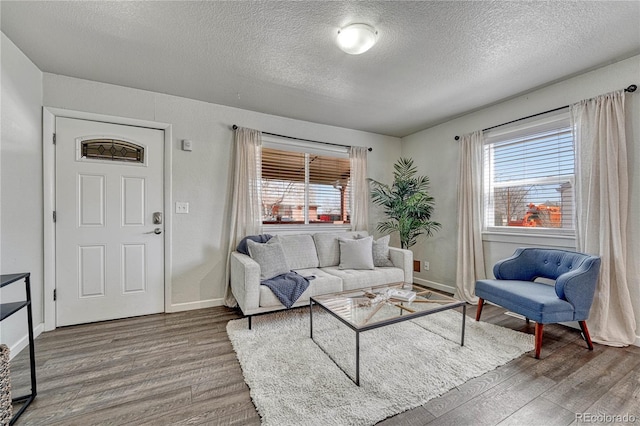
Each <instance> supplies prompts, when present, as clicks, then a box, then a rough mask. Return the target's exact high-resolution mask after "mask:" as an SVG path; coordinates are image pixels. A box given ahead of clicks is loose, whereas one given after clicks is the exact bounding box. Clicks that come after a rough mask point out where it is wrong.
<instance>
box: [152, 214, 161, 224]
mask: <svg viewBox="0 0 640 426" xmlns="http://www.w3.org/2000/svg"><path fill="white" fill-rule="evenodd" d="M153 224H154V225H161V224H162V212H154V213H153Z"/></svg>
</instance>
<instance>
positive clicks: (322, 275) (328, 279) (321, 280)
mask: <svg viewBox="0 0 640 426" xmlns="http://www.w3.org/2000/svg"><path fill="white" fill-rule="evenodd" d="M296 272H297V273H298V274H300V275H302V276H303V277H308V276H310V275H313V276H315V277H316V278H315V279H312V280H309V288H307V289H306V290H305V291H304V293H302V294H301V295H300V297H299V298H298V300H297V301H296V304H298V303H299V302H308V301H309V298H310V297H311V296H317V295H320V294H326V293H335V292H338V291H342V280H341V279H340V278H338V277H336V276H335V275H331V274H328V273H326V272H325V271H324V270H322V269H318V268H308V269H298V270H297V271H296ZM268 306H279V307H282V308H284V305H282V303H280V301H279V300H278V298H277V297H276V296H275V295H274V294H273V292H272V291H271V290H270V289H269V288H268V287H266V286H263V285H261V286H260V307H268Z"/></svg>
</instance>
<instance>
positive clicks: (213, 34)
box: [0, 1, 640, 136]
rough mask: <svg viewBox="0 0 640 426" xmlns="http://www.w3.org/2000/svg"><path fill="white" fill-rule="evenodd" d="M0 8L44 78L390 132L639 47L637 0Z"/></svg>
mask: <svg viewBox="0 0 640 426" xmlns="http://www.w3.org/2000/svg"><path fill="white" fill-rule="evenodd" d="M0 7H1V18H2V21H1V29H2V32H4V33H5V34H6V35H7V36H8V37H9V38H10V39H11V40H12V41H13V42H14V43H15V44H16V45H17V46H18V47H19V48H20V49H21V50H22V51H23V52H24V53H25V54H26V55H27V56H28V57H29V58H30V59H31V60H32V61H33V62H34V63H35V64H36V65H37V66H38V67H39V68H40V69H41V70H42V71H45V72H50V73H55V74H63V75H67V76H72V77H78V78H83V79H88V80H94V81H100V82H105V83H112V84H117V85H122V86H127V87H134V88H138V89H145V90H151V91H154V92H161V93H168V94H172V95H178V96H183V97H187V98H192V99H199V100H203V101H207V102H212V103H217V104H222V105H229V106H233V107H238V108H243V109H248V110H254V111H260V112H265V113H269V114H275V115H280V116H284V117H291V118H296V119H302V120H307V121H313V122H317V123H325V124H331V125H335V126H341V127H348V128H353V129H359V130H366V131H370V132H375V133H381V134H386V135H393V136H405V135H408V134H411V133H414V132H416V131H418V130H422V129H424V128H427V127H430V126H432V125H435V124H438V123H441V122H444V121H447V120H448V119H451V118H453V117H457V116H460V115H463V114H465V113H467V112H469V111H473V110H476V109H478V108H481V107H483V106H486V105H489V104H493V103H495V102H498V101H500V100H503V99H507V98H510V97H513V96H516V95H519V94H522V93H526V92H527V91H530V90H532V89H534V88H538V87H541V86H544V85H546V84H549V83H551V82H554V81H558V80H560V79H563V78H566V77H569V76H572V75H575V74H577V73H580V72H583V71H585V70H589V69H593V68H596V67H599V66H603V65H606V64H609V63H612V62H615V61H618V60H622V59H625V58H628V57H631V56H633V55H636V54H639V53H640V25H639V22H640V1H626V2H625V1H618V2H613V1H602V2H600V1H551V2H540V1H534V2H528V1H527V2H503V1H476V2H457V1H456V2H435V1H434V2H431V1H422V2H402V1H394V2H388V1H385V2H369V1H367V2H330V1H316V2H308V1H295V2H293V1H291V2H289V1H286V2H276V1H268V2H253V1H252V2H249V1H230V2H197V1H189V2H179V1H178V2H155V1H147V2H107V1H99V2H93V1H75V2H53V1H52V2H49V1H45V2H38V1H29V2H27V1H21V2H12V1H2V2H1V3H0ZM355 22H363V23H367V24H370V25H373V26H375V27H376V28H377V29H378V31H379V41H378V44H377V45H375V46H374V47H373V48H372V49H371V50H370V51H369V52H367V53H365V54H363V55H360V56H351V55H347V54H346V53H344V52H342V51H341V50H339V49H338V47H337V46H336V44H335V36H336V34H337V30H338V28H340V27H341V26H344V25H346V24H349V23H355ZM630 83H637V82H630ZM265 130H266V129H265Z"/></svg>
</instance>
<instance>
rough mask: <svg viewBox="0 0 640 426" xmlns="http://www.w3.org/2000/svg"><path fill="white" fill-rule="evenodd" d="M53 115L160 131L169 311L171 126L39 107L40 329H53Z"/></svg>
mask: <svg viewBox="0 0 640 426" xmlns="http://www.w3.org/2000/svg"><path fill="white" fill-rule="evenodd" d="M56 117H66V118H75V119H81V120H91V121H102V122H106V123H113V124H124V125H129V126H137V127H148V128H151V129H159V130H164V182H163V184H164V211H165V215H164V216H165V217H164V221H165V230H164V309H165V312H171V311H172V309H171V306H172V302H171V259H172V256H171V247H172V245H171V241H172V234H171V221H172V218H173V215H172V209H171V206H172V205H173V201H172V198H171V185H172V177H171V170H172V155H171V154H172V149H171V147H172V143H171V141H172V126H171V124H168V123H160V122H157V121H148V120H138V119H133V118H126V117H116V116H111V115H104V114H94V113H89V112H82V111H72V110H68V109H62V108H51V107H43V108H42V145H43V146H42V157H43V158H42V178H43V198H44V200H43V201H44V242H43V243H44V274H43V279H44V293H43V300H44V330H45V331H50V330H54V329H55V328H56V304H55V302H54V300H53V291H54V289H55V285H56V231H55V226H54V224H53V217H52V215H53V211H54V210H55V200H56V173H55V172H56V170H55V159H56V157H55V148H54V145H53V134H54V133H55V128H56V127H55V123H56Z"/></svg>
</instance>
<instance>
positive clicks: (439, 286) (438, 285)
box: [413, 277, 456, 294]
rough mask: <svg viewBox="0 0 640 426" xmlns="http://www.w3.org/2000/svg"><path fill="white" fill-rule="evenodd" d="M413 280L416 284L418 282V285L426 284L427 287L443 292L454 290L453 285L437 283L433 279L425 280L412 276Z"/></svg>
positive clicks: (452, 291)
mask: <svg viewBox="0 0 640 426" xmlns="http://www.w3.org/2000/svg"><path fill="white" fill-rule="evenodd" d="M413 282H414V283H416V284H420V285H424V286H427V287H431V288H435V289H436V290H440V291H444V292H447V293H451V294H453V293H455V292H456V289H455V287H451V286H449V285H446V284H441V283H437V282H435V281H429V280H425V279H422V278H416V277H413Z"/></svg>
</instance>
